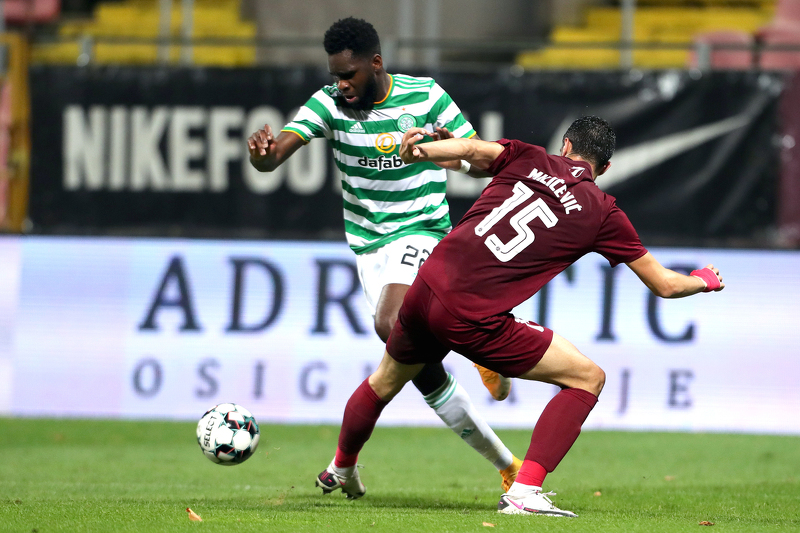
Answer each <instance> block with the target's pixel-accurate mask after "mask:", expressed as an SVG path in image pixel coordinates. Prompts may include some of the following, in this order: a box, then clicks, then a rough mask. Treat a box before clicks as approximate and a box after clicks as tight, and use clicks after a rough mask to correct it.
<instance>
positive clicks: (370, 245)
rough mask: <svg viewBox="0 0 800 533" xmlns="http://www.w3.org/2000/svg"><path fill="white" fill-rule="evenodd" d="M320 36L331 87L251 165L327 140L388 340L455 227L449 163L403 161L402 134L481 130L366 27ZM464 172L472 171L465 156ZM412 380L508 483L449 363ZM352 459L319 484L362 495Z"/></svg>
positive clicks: (252, 142) (351, 22)
mask: <svg viewBox="0 0 800 533" xmlns="http://www.w3.org/2000/svg"><path fill="white" fill-rule="evenodd" d="M324 44H325V51H326V52H327V53H328V68H329V70H330V73H331V75H332V76H333V77H334V84H333V85H330V86H327V87H323V88H322V89H320V90H319V91H317V92H316V93H314V94H313V95H312V96H311V98H310V99H309V100H308V102H306V104H305V105H304V106H303V107H302V108H300V111H299V112H298V113H297V116H296V117H295V118H294V120H292V121H291V122H290V123H289V124H287V125H286V126H285V127H284V128H283V129H282V130H281V131H280V133H279V134H278V135H277V137H276V136H275V135H274V134H273V132H272V129H271V127H270V126H269V125H265V126H264V128H263V129H261V130H259V131H257V132H255V133H254V134H253V135H251V136H250V138H249V139H248V148H249V151H250V162H251V163H252V164H253V166H254V167H255V168H256V169H258V170H260V171H262V172H270V171H272V170H275V168H277V167H278V166H279V165H280V164H281V163H283V162H284V161H285V160H286V159H288V158H289V157H290V156H291V155H292V154H293V153H294V152H295V151H296V150H297V149H298V148H300V147H301V146H303V145H304V144H306V143H308V142H310V141H311V139H313V138H315V137H324V138H326V139H327V140H328V142H329V143H330V145H331V148H332V149H333V155H334V159H335V161H336V166H337V167H338V169H339V174H340V176H341V180H342V189H343V191H342V194H343V200H344V220H345V232H346V235H347V242H348V243H349V245H350V248H352V249H353V251H354V252H355V253H356V262H357V266H358V273H359V278H360V280H361V285H362V287H363V289H364V294H365V296H366V298H367V302H368V304H369V306H370V308H371V310H372V312H373V316H374V319H375V330H376V332H377V333H378V335H379V336H380V338H381V339H382V340H383V341H384V342H386V340H387V339H388V337H389V333H390V332H391V329H392V326H394V323H395V321H396V320H397V313H398V311H399V309H400V305H401V304H402V302H403V297H404V296H405V293H406V291H408V288H409V286H410V285H411V283H412V281H413V280H414V277H415V276H416V273H417V270H418V269H419V267H420V265H421V264H422V263H423V262H424V260H425V258H426V257H427V256H428V255H429V254H430V252H431V250H432V249H433V247H434V246H435V245H436V243H438V242H439V240H441V239H442V238H443V237H444V236H445V235H446V234H447V232H448V231H450V227H451V226H450V216H449V209H448V206H447V202H446V201H445V189H446V172H445V170H444V168H442V167H440V166H437V165H436V164H433V163H416V164H413V165H406V164H404V163H403V161H402V160H401V159H400V156H399V155H398V154H399V148H400V143H401V140H402V138H403V134H404V133H405V132H406V131H408V129H409V128H412V127H421V128H425V129H427V130H429V131H431V132H435V133H437V134H438V135H439V136H440V137H450V136H456V137H473V136H475V130H474V129H473V128H472V125H471V124H470V123H469V122H468V121H467V120H466V119H465V118H464V116H463V115H462V114H461V111H460V110H459V108H458V106H457V105H456V104H455V102H453V100H452V98H450V96H449V95H448V94H447V93H446V92H445V91H444V90H443V89H442V88H441V87H440V86H439V85H438V84H437V83H436V82H435V81H434V80H433V79H431V78H415V77H412V76H406V75H401V74H395V75H391V74H388V73H387V72H386V70H385V69H384V66H383V59H382V57H381V55H380V40H379V38H378V34H377V32H376V31H375V29H374V28H373V27H372V25H371V24H370V23H368V22H366V21H364V20H361V19H355V18H352V17H350V18H346V19H342V20H339V21H338V22H336V23H334V24H333V25H332V26H331V27H330V29H328V31H327V32H326V33H325V43H324ZM456 169H458V170H461V171H464V172H468V171H469V167H468V165H467V164H466V163H462V165H461V167H460V168H459V167H458V166H456V167H455V168H454V170H456ZM479 370H481V376H482V378H483V381H484V384H486V386H487V388H488V389H489V390H490V392H491V393H492V395H493V396H494V397H495V398H496V399H504V398H505V397H506V396H508V392H509V388H510V383H511V382H510V380H508V379H507V378H503V377H501V376H498V375H497V374H495V373H493V372H491V371H488V370H486V369H482V368H481V369H479ZM413 382H414V385H415V386H416V387H417V388H418V389H419V390H420V392H421V393H422V394H423V396H424V397H425V400H426V402H427V403H428V405H430V406H431V407H432V408H433V409H434V411H435V412H436V414H437V415H439V417H440V418H441V419H442V420H443V421H444V422H445V423H446V424H447V425H448V426H449V427H450V428H451V429H453V431H455V432H456V434H458V435H459V436H461V437H462V438H463V439H464V440H465V441H466V442H467V443H468V444H470V445H471V446H472V447H473V448H475V450H476V451H478V452H479V453H480V454H481V455H483V456H484V457H485V458H486V459H488V460H489V461H490V462H492V464H493V465H494V466H495V467H496V468H497V469H498V470H499V471H500V473H501V475H502V476H503V486H504V489H507V488H508V487H507V486H510V484H511V483H512V482H513V481H514V478H515V477H516V473H517V471H518V469H519V464H520V461H519V459H517V458H516V457H514V456H513V455H512V453H511V452H510V451H509V450H508V448H506V447H505V445H504V444H503V443H502V442H501V441H500V439H499V438H498V437H497V436H496V435H495V434H494V432H493V431H492V430H491V428H490V427H489V426H488V424H487V423H486V422H485V421H484V420H483V419H482V418H481V416H480V415H479V414H478V412H477V411H476V410H475V408H474V406H473V405H472V402H471V401H470V399H469V396H467V394H466V392H465V391H464V389H463V388H462V387H461V386H460V385H459V384H458V383H456V381H455V379H454V378H453V376H452V375H450V374H449V373H448V372H446V371H445V370H444V367H443V366H442V365H441V364H438V365H427V366H425V367H424V368H423V370H422V371H421V372H420V374H419V375H418V376H417V377H416V378H415V379H414V380H413ZM376 398H377V396H376ZM354 457H355V456H353V457H350V456H343V457H339V456H338V455H337V457H336V458H334V460H333V461H332V462H331V464H330V466H329V467H328V469H327V470H326V471H325V472H323V473H322V474H320V476H318V479H317V485H318V486H319V487H321V488H322V489H323V491H324V492H330V491H331V490H333V489H335V488H342V490H344V492H346V493H347V494H348V495H349V496H350V497H360V496H361V495H363V493H364V490H365V489H364V486H363V485H362V484H361V482H360V480H359V478H358V471H357V470H356V469H355V462H354V461H355V459H354Z"/></svg>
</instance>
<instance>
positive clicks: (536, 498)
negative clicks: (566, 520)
mask: <svg viewBox="0 0 800 533" xmlns="http://www.w3.org/2000/svg"><path fill="white" fill-rule="evenodd" d="M555 495H556V493H555V492H542V491H541V490H530V491H524V492H523V491H519V492H516V493H513V494H512V493H506V494H503V495H502V496H500V502H499V503H498V504H497V512H498V513H503V514H536V515H546V516H568V517H570V518H576V517H577V516H578V515H576V514H575V513H573V512H572V511H564V510H562V509H559V508H558V507H556V506H555V505H553V502H552V501H550V498H548V496H555Z"/></svg>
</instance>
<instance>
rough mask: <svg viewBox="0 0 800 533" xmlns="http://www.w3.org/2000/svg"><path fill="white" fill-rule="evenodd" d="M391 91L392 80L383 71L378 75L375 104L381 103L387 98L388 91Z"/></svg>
mask: <svg viewBox="0 0 800 533" xmlns="http://www.w3.org/2000/svg"><path fill="white" fill-rule="evenodd" d="M390 90H392V78H391V76H389V73H388V72H386V71H385V70H384V71H383V72H381V73H380V74H378V87H377V93H378V95H377V100H376V102H383V101H384V100H386V97H388V96H389V91H390Z"/></svg>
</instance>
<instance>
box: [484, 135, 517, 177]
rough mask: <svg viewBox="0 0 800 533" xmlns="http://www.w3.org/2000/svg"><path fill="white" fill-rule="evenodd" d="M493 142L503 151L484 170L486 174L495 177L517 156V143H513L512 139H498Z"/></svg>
mask: <svg viewBox="0 0 800 533" xmlns="http://www.w3.org/2000/svg"><path fill="white" fill-rule="evenodd" d="M495 142H496V143H497V144H499V145H500V146H502V147H503V151H502V152H500V155H498V156H497V159H495V160H494V161H492V164H491V165H489V168H487V169H486V172H488V173H489V174H491V175H492V176H496V175H497V174H498V173H499V172H500V171H501V170H503V169H504V168H506V167H507V166H508V165H509V164H511V162H512V161H514V160H515V159H516V158H517V156H518V154H519V141H514V140H512V139H500V140H498V141H495Z"/></svg>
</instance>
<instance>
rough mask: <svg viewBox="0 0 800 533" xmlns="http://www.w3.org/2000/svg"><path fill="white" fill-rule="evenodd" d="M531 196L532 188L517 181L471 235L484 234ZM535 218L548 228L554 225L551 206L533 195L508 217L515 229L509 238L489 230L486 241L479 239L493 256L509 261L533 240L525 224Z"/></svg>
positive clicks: (534, 237)
mask: <svg viewBox="0 0 800 533" xmlns="http://www.w3.org/2000/svg"><path fill="white" fill-rule="evenodd" d="M532 197H533V191H532V190H531V189H530V188H529V187H527V186H525V185H523V184H522V183H520V182H517V183H515V184H514V192H513V194H512V195H511V198H508V199H506V201H505V202H503V203H502V204H501V205H500V206H499V207H495V208H494V209H492V212H491V213H489V214H488V215H486V218H484V219H483V220H481V222H480V223H479V224H478V225H477V226H475V235H477V236H478V237H483V236H484V235H486V232H488V231H489V230H490V229H492V227H493V226H494V225H495V224H497V223H498V222H499V221H500V220H502V219H503V217H505V216H506V215H507V214H508V213H509V212H511V211H512V210H513V209H514V208H516V207H517V206H519V205H522V204H523V203H525V202H526V201H527V200H528V199H530V198H532ZM535 218H538V219H540V220H541V221H542V223H543V224H544V225H545V227H548V228H552V227H553V226H555V225H556V224H558V218H557V217H556V215H555V214H554V213H553V211H552V209H550V207H549V206H548V205H547V204H546V203H545V202H544V200H543V199H541V198H537V199H536V200H534V201H532V202H531V203H529V204H528V205H527V206H525V207H524V208H522V209H521V210H520V211H519V212H518V213H517V214H516V215H514V216H513V217H511V220H510V223H511V227H512V228H514V230H516V232H517V234H516V235H515V236H514V237H512V238H511V240H509V241H508V242H506V243H504V242H502V241H501V240H500V239H499V238H498V237H497V235H495V234H494V233H493V234H491V235H489V236H488V237H486V240H485V241H483V242H484V243H485V244H486V247H487V248H489V250H491V252H492V253H493V254H494V255H495V257H497V259H499V260H500V261H502V262H503V263H506V262H508V261H511V260H512V259H513V258H514V257H516V256H517V254H519V253H520V252H521V251H522V250H524V249H525V248H527V247H528V246H530V245H531V244H532V243H533V241H534V240H535V239H536V236H535V235H534V234H533V230H532V229H531V228H530V227H528V224H529V223H530V222H531V221H532V220H533V219H535Z"/></svg>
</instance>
